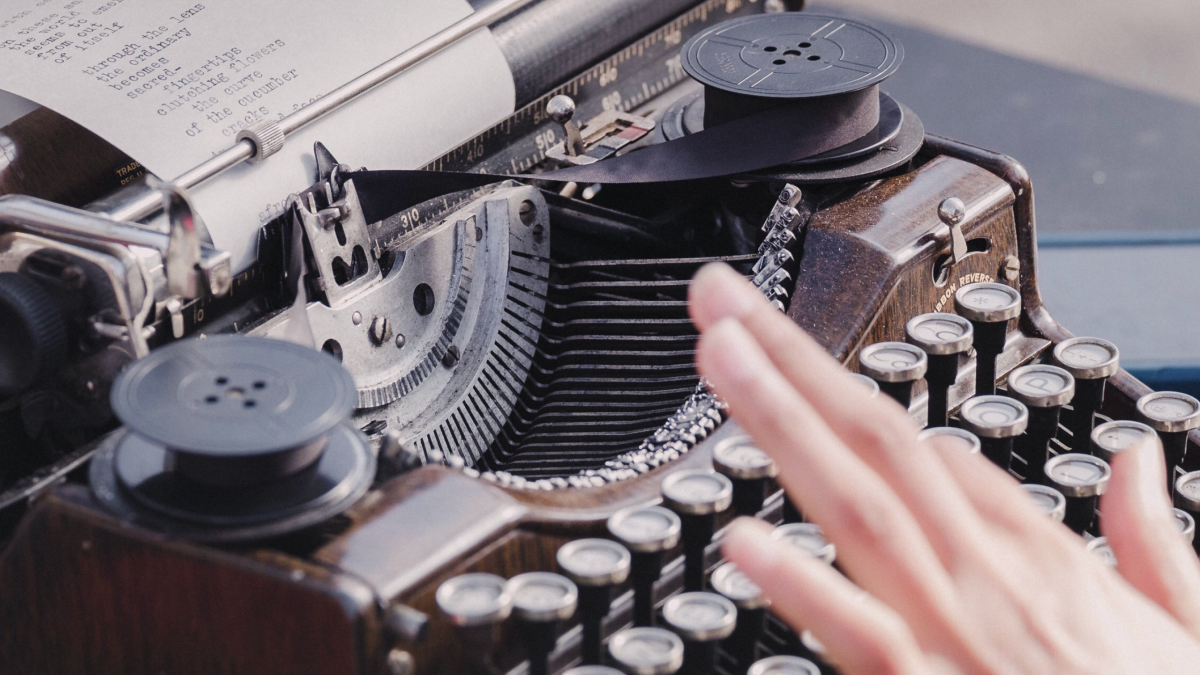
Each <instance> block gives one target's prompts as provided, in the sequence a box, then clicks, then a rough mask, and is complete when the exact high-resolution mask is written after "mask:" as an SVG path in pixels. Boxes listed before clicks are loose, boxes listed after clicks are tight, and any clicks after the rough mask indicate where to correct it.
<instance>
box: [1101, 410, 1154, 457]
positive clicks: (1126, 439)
mask: <svg viewBox="0 0 1200 675" xmlns="http://www.w3.org/2000/svg"><path fill="white" fill-rule="evenodd" d="M1154 441H1155V435H1154V430H1153V429H1151V428H1150V427H1148V426H1146V425H1145V424H1142V423H1141V422H1134V421H1133V420H1115V421H1113V422H1105V423H1104V424H1098V425H1096V428H1095V429H1092V438H1091V449H1092V454H1093V455H1095V456H1097V457H1099V458H1100V459H1102V460H1104V461H1106V462H1109V463H1110V464H1111V463H1112V461H1113V458H1114V457H1116V456H1117V453H1118V452H1121V451H1122V450H1124V449H1126V448H1128V447H1130V446H1133V445H1136V444H1138V443H1144V442H1154Z"/></svg>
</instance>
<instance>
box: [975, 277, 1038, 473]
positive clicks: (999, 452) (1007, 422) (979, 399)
mask: <svg viewBox="0 0 1200 675" xmlns="http://www.w3.org/2000/svg"><path fill="white" fill-rule="evenodd" d="M1006 288H1007V287H1006ZM958 416H959V418H961V420H962V425H963V428H964V429H966V430H967V431H970V432H971V433H973V434H975V435H976V436H978V437H979V442H980V443H981V444H982V445H983V454H984V455H985V456H986V457H987V458H988V459H990V460H992V462H993V463H995V464H996V466H999V467H1000V468H1001V469H1004V470H1006V471H1007V470H1008V468H1009V467H1010V466H1012V452H1013V439H1014V438H1016V437H1017V436H1020V435H1021V434H1022V433H1024V432H1025V428H1026V426H1027V425H1028V424H1029V410H1028V409H1027V408H1026V407H1025V404H1023V403H1021V402H1020V401H1015V400H1013V399H1011V398H1009V397H1007V396H974V397H972V398H969V399H967V400H966V402H964V403H963V404H962V406H961V407H960V408H959V410H958Z"/></svg>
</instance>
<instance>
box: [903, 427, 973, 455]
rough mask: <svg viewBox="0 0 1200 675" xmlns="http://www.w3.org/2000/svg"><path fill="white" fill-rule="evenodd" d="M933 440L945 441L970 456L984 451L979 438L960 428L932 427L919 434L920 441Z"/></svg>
mask: <svg viewBox="0 0 1200 675" xmlns="http://www.w3.org/2000/svg"><path fill="white" fill-rule="evenodd" d="M932 438H938V439H944V441H943V442H947V443H949V444H950V445H952V446H953V447H954V448H956V449H958V450H961V451H962V452H965V453H966V454H968V455H976V454H979V452H980V451H981V450H982V449H983V445H982V444H981V443H980V442H979V437H978V436H976V435H975V434H973V433H971V432H969V431H967V430H966V429H959V428H958V427H930V428H928V429H926V430H924V431H922V432H921V433H919V434H917V440H918V441H927V440H930V439H932Z"/></svg>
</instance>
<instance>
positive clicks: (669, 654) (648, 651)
mask: <svg viewBox="0 0 1200 675" xmlns="http://www.w3.org/2000/svg"><path fill="white" fill-rule="evenodd" d="M608 653H609V655H610V656H612V660H613V662H614V663H616V664H617V667H619V668H620V669H621V670H623V671H625V673H627V675H674V674H675V673H677V672H679V669H680V668H682V667H683V640H680V639H679V636H678V635H676V634H674V633H672V632H671V631H669V630H665V629H662V628H651V627H648V626H638V627H635V628H626V629H624V630H621V631H618V632H617V633H616V634H615V635H613V636H612V639H610V640H609V641H608Z"/></svg>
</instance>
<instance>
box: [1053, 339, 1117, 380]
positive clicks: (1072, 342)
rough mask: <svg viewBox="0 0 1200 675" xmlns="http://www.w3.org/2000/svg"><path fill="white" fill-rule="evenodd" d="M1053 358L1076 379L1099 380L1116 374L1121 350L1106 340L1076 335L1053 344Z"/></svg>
mask: <svg viewBox="0 0 1200 675" xmlns="http://www.w3.org/2000/svg"><path fill="white" fill-rule="evenodd" d="M1054 359H1055V360H1056V361H1058V362H1059V363H1060V364H1061V365H1062V367H1063V368H1065V369H1066V371H1067V372H1069V373H1071V375H1072V376H1074V377H1075V379H1077V380H1099V379H1103V378H1106V377H1111V376H1113V375H1115V374H1116V372H1117V370H1118V369H1119V368H1120V361H1121V352H1120V350H1118V349H1117V346H1116V345H1114V344H1113V343H1111V342H1109V341H1108V340H1103V339H1101V338H1094V337H1076V338H1071V339H1069V340H1063V341H1062V342H1060V343H1058V344H1057V345H1055V346H1054Z"/></svg>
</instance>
